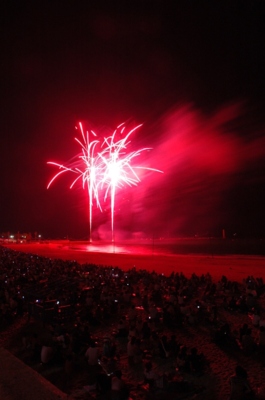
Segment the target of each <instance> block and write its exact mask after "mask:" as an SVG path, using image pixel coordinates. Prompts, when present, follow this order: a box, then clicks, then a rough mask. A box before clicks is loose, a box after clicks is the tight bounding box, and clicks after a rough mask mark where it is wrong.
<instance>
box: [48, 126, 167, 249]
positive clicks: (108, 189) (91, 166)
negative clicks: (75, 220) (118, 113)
mask: <svg viewBox="0 0 265 400" xmlns="http://www.w3.org/2000/svg"><path fill="white" fill-rule="evenodd" d="M141 126H142V125H138V126H136V127H134V128H133V129H131V130H130V131H129V133H128V134H127V135H126V136H125V137H124V138H122V139H120V140H117V139H116V135H117V133H120V134H122V133H124V131H125V125H124V123H122V124H120V125H119V126H118V127H117V129H116V130H115V131H114V133H113V134H112V135H111V136H108V137H106V138H104V140H103V142H102V144H101V150H100V151H99V152H96V147H97V146H98V145H99V140H93V141H92V142H90V140H89V133H88V132H87V133H86V135H85V134H84V131H83V126H82V124H81V123H79V127H80V131H81V134H82V140H79V139H77V138H75V140H76V141H77V142H78V144H79V145H80V146H81V150H82V153H81V155H78V156H77V157H76V159H77V164H78V165H77V166H72V167H67V166H65V165H63V164H59V163H56V162H52V161H49V162H48V164H50V165H54V166H56V167H58V168H59V170H60V171H59V172H58V173H57V174H55V175H54V176H53V178H52V179H51V180H50V182H49V184H48V186H47V188H49V187H50V186H51V184H52V183H53V182H54V180H55V179H57V178H58V177H59V176H60V175H62V174H63V173H65V172H72V173H75V174H77V177H76V178H75V179H74V181H73V182H72V183H71V185H70V188H73V186H74V185H75V183H76V182H77V181H79V180H82V185H83V188H85V187H87V189H88V196H89V227H90V241H91V233H92V207H93V199H95V201H96V204H97V207H98V208H99V209H100V210H101V211H102V208H101V204H100V200H99V191H103V193H104V200H105V201H106V199H107V197H108V195H109V193H110V198H111V231H112V241H114V210H115V195H116V190H117V188H121V187H123V186H124V185H128V186H136V185H137V184H138V183H139V182H140V178H139V176H138V174H137V173H136V170H137V169H142V170H149V171H156V172H162V171H160V170H158V169H155V168H149V167H143V166H133V165H132V164H131V163H132V160H133V159H134V158H136V157H138V156H139V155H140V154H141V153H142V152H143V151H148V150H151V148H148V147H146V148H142V149H139V150H137V151H133V152H129V153H127V146H128V145H129V143H130V141H129V138H130V136H131V134H132V133H133V132H134V131H135V130H137V129H138V128H140V127H141ZM91 133H92V134H93V135H94V136H96V134H95V133H94V132H93V131H91Z"/></svg>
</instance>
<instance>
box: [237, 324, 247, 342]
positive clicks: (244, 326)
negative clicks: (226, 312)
mask: <svg viewBox="0 0 265 400" xmlns="http://www.w3.org/2000/svg"><path fill="white" fill-rule="evenodd" d="M248 329H249V327H248V324H244V325H243V326H242V327H241V328H240V329H239V341H240V343H242V339H243V336H244V335H245V334H246V332H247V330H248Z"/></svg>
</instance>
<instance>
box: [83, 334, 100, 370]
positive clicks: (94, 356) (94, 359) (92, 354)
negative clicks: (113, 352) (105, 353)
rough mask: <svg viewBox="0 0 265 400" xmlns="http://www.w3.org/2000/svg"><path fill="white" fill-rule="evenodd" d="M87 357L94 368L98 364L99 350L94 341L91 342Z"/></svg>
mask: <svg viewBox="0 0 265 400" xmlns="http://www.w3.org/2000/svg"><path fill="white" fill-rule="evenodd" d="M85 357H86V358H87V361H88V364H89V365H91V366H94V365H97V364H98V358H99V349H98V347H97V346H96V343H95V341H94V340H92V341H91V343H90V346H89V347H88V349H87V351H86V353H85Z"/></svg>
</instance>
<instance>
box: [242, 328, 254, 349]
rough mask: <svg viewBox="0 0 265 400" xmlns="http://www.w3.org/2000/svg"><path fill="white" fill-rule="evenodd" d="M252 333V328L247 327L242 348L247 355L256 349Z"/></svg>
mask: <svg viewBox="0 0 265 400" xmlns="http://www.w3.org/2000/svg"><path fill="white" fill-rule="evenodd" d="M251 333H252V331H251V329H247V331H246V333H245V335H243V337H242V350H243V351H244V352H245V354H246V355H251V354H253V352H254V351H255V342H254V338H253V337H252V335H251Z"/></svg>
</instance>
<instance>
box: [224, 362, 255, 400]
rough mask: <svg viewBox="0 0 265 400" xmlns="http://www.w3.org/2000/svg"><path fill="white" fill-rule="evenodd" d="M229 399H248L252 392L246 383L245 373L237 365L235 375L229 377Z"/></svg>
mask: <svg viewBox="0 0 265 400" xmlns="http://www.w3.org/2000/svg"><path fill="white" fill-rule="evenodd" d="M229 383H230V397H229V400H246V399H250V398H251V397H250V396H251V395H252V390H251V387H250V385H249V382H248V376H247V372H246V370H245V369H244V368H242V367H241V366H240V365H238V366H237V367H236V369H235V374H234V375H232V376H231V377H230V380H229Z"/></svg>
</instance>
